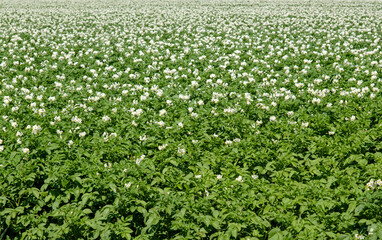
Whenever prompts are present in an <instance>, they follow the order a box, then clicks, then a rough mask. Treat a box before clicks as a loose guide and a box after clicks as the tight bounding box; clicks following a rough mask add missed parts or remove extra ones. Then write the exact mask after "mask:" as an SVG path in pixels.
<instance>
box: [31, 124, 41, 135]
mask: <svg viewBox="0 0 382 240" xmlns="http://www.w3.org/2000/svg"><path fill="white" fill-rule="evenodd" d="M39 131H41V126H39V125H34V126H33V127H32V133H33V134H37V133H38V132H39Z"/></svg>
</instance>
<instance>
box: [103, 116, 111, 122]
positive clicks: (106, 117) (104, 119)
mask: <svg viewBox="0 0 382 240" xmlns="http://www.w3.org/2000/svg"><path fill="white" fill-rule="evenodd" d="M102 121H104V122H108V121H110V117H109V116H103V117H102Z"/></svg>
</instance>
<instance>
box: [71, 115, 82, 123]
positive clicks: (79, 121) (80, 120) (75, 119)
mask: <svg viewBox="0 0 382 240" xmlns="http://www.w3.org/2000/svg"><path fill="white" fill-rule="evenodd" d="M72 122H74V123H78V124H81V123H82V119H81V118H79V117H77V116H74V117H72Z"/></svg>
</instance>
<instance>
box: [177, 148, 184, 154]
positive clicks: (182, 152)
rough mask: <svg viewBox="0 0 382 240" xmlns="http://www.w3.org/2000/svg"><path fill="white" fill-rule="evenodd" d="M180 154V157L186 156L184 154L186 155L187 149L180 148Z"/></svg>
mask: <svg viewBox="0 0 382 240" xmlns="http://www.w3.org/2000/svg"><path fill="white" fill-rule="evenodd" d="M178 154H179V155H184V154H186V149H185V148H180V147H178Z"/></svg>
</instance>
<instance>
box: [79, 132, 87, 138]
mask: <svg viewBox="0 0 382 240" xmlns="http://www.w3.org/2000/svg"><path fill="white" fill-rule="evenodd" d="M78 135H79V136H80V137H85V136H86V132H80V133H79V134H78Z"/></svg>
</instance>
